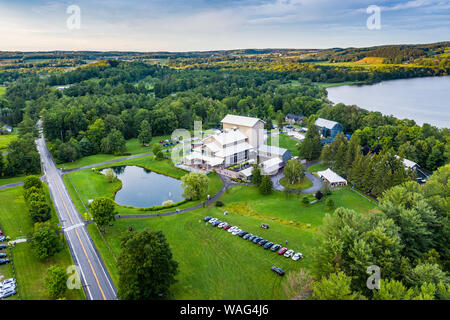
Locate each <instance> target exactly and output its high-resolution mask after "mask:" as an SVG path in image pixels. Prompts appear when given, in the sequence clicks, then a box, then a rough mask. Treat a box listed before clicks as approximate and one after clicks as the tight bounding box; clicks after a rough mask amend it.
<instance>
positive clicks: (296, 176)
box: [284, 159, 305, 184]
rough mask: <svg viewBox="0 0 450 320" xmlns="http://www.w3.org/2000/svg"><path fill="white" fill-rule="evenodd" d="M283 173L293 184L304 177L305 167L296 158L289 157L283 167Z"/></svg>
mask: <svg viewBox="0 0 450 320" xmlns="http://www.w3.org/2000/svg"><path fill="white" fill-rule="evenodd" d="M284 175H285V176H286V178H287V180H288V181H289V183H290V184H295V183H298V182H300V181H301V179H303V178H304V177H305V167H304V166H303V165H302V164H301V163H300V162H299V161H298V160H296V159H290V160H289V161H288V162H287V163H286V166H285V167H284Z"/></svg>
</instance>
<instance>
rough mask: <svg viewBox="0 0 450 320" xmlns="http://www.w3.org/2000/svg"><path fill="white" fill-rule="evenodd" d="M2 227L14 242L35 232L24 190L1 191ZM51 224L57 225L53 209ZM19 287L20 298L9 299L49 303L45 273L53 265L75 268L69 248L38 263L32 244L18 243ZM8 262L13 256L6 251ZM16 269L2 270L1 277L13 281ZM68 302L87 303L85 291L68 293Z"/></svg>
mask: <svg viewBox="0 0 450 320" xmlns="http://www.w3.org/2000/svg"><path fill="white" fill-rule="evenodd" d="M47 198H48V199H49V195H48V191H47ZM0 203H1V204H2V205H1V206H0V226H1V229H2V230H3V232H4V234H5V235H7V236H9V237H11V239H12V240H14V239H16V238H17V237H26V236H27V234H28V233H29V232H31V231H32V230H33V223H32V221H31V219H30V217H29V215H28V209H27V207H26V204H25V201H24V199H23V196H22V187H16V188H11V189H6V190H0ZM52 221H53V222H54V223H58V219H57V216H56V213H55V211H54V209H53V210H52ZM11 251H12V259H13V263H14V269H15V273H16V275H15V277H16V279H17V283H18V294H16V295H15V296H12V297H10V298H8V299H19V298H20V299H22V300H44V299H50V297H49V296H48V294H47V288H46V286H45V284H44V277H45V275H46V270H47V268H48V267H50V266H51V265H59V266H61V267H63V268H66V267H68V266H70V265H72V264H73V262H72V258H71V256H70V253H69V250H68V248H67V246H66V247H65V248H64V249H63V250H62V251H60V252H59V253H58V254H56V255H55V256H53V257H51V258H49V259H46V260H43V261H41V260H39V259H38V258H36V257H35V255H34V253H33V251H32V249H31V246H30V244H29V243H26V242H25V243H18V244H16V246H15V247H13V248H12V249H11ZM6 253H8V256H9V258H11V252H10V251H6ZM12 269H13V265H12V264H9V265H2V266H0V275H2V276H4V277H5V278H6V277H14V274H13V271H12ZM66 298H67V299H70V300H79V299H84V293H83V292H82V290H68V291H67V293H66Z"/></svg>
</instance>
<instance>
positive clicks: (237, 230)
mask: <svg viewBox="0 0 450 320" xmlns="http://www.w3.org/2000/svg"><path fill="white" fill-rule="evenodd" d="M241 231H242V230H241V229H236V230H234V231H233V232H232V233H231V234H232V235H233V236H235V235H237V234H239V232H241Z"/></svg>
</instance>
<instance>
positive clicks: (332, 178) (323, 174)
mask: <svg viewBox="0 0 450 320" xmlns="http://www.w3.org/2000/svg"><path fill="white" fill-rule="evenodd" d="M317 174H318V175H319V177H320V178H321V179H322V181H324V182H326V183H328V184H329V185H330V186H332V187H336V186H344V185H347V180H345V179H344V178H342V177H341V176H340V175H338V174H337V173H336V172H334V171H333V170H331V169H330V168H328V169H327V170H323V171H317Z"/></svg>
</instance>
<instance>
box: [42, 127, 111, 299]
mask: <svg viewBox="0 0 450 320" xmlns="http://www.w3.org/2000/svg"><path fill="white" fill-rule="evenodd" d="M38 127H39V129H40V131H41V120H39V122H38ZM36 145H37V149H38V152H39V154H40V156H41V164H42V171H43V172H44V176H45V180H46V182H47V184H48V188H49V190H50V196H51V198H52V201H53V203H54V205H55V209H56V212H57V214H58V218H59V221H60V225H61V228H62V229H63V230H64V236H65V238H66V240H67V243H68V246H69V249H70V252H71V254H72V257H73V261H74V264H75V265H77V266H78V267H79V272H80V278H81V282H82V284H83V288H84V290H85V293H86V297H87V298H88V299H89V300H114V299H116V289H115V287H114V284H113V282H112V280H111V277H110V276H109V274H108V271H107V269H106V267H105V266H104V264H103V261H102V260H101V257H100V255H99V253H98V252H97V250H96V248H95V246H94V244H93V242H92V240H91V238H90V236H89V233H88V232H87V230H86V227H85V225H84V223H83V220H82V219H81V216H80V214H79V213H78V210H77V209H76V207H75V205H74V203H73V201H72V198H71V197H70V195H69V192H68V191H67V189H66V186H65V184H64V182H63V180H62V175H61V171H60V170H59V169H58V168H57V167H56V165H55V162H54V161H53V158H52V156H51V154H50V152H49V151H48V148H47V145H46V143H45V139H44V136H43V134H42V133H41V137H40V138H39V139H37V140H36Z"/></svg>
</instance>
